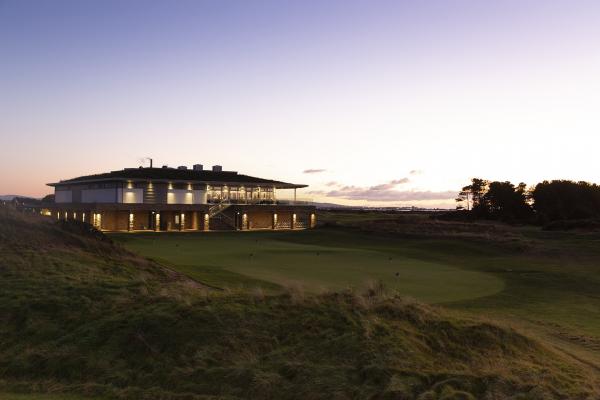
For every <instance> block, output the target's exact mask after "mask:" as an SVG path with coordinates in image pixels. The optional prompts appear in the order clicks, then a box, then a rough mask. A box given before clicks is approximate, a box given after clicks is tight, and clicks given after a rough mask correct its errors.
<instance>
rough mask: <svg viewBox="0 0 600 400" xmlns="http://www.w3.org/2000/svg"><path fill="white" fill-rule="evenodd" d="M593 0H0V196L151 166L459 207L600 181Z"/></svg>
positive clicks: (325, 198) (338, 199) (598, 33)
mask: <svg viewBox="0 0 600 400" xmlns="http://www.w3.org/2000/svg"><path fill="white" fill-rule="evenodd" d="M598 71H600V2H598V1H577V0H571V1H552V0H544V1H533V0H518V1H511V0H503V1H466V0H462V1H461V0H456V1H455V0H440V1H427V0H423V1H402V0H395V1H378V0H369V1H352V0H340V1H333V0H319V1H317V0H302V1H300V0H299V1H260V0H257V1H245V0H244V1H232V0H231V1H230V0H211V1H208V0H207V1H202V0H195V1H185V0H180V1H176V2H167V1H164V2H161V1H133V0H125V1H110V0H102V1H92V0H90V1H61V0H55V1H51V2H49V1H42V0H39V1H29V0H0V194H20V195H29V196H36V197H38V196H43V195H45V194H47V193H50V192H51V188H50V187H47V186H46V185H45V184H46V183H48V182H55V181H58V180H60V179H68V178H72V177H76V176H80V175H83V174H90V173H99V172H106V171H109V170H117V169H121V168H123V167H137V166H139V165H141V161H140V159H141V158H143V157H152V158H153V159H154V163H155V165H164V164H167V165H170V166H178V165H188V166H191V165H192V164H195V163H201V164H204V165H205V166H211V165H213V164H220V165H223V167H224V169H226V170H235V171H239V172H240V173H244V174H248V175H253V176H259V177H264V178H270V179H277V180H282V181H287V182H294V183H304V184H308V185H309V187H308V188H306V189H302V190H301V191H299V193H298V196H299V197H301V198H305V199H312V200H314V201H319V202H330V203H339V204H352V205H372V206H382V205H385V206H409V205H415V206H422V207H453V206H454V198H455V197H456V193H457V191H458V190H459V189H460V188H461V187H462V186H464V185H466V184H467V183H468V181H469V179H470V178H472V177H481V178H486V179H490V180H510V181H513V182H515V183H517V182H525V183H527V184H529V185H532V184H535V183H536V182H539V181H542V180H545V179H574V180H588V181H592V182H599V181H600V178H599V172H600V168H599V166H598V161H597V160H598V148H599V145H600V74H599V73H598Z"/></svg>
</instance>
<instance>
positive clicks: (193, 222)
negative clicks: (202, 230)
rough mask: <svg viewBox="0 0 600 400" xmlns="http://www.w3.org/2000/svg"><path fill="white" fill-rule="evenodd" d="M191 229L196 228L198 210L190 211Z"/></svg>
mask: <svg viewBox="0 0 600 400" xmlns="http://www.w3.org/2000/svg"><path fill="white" fill-rule="evenodd" d="M192 229H193V230H195V231H197V230H198V212H197V211H194V212H192Z"/></svg>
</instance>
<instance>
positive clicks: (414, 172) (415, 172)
mask: <svg viewBox="0 0 600 400" xmlns="http://www.w3.org/2000/svg"><path fill="white" fill-rule="evenodd" d="M422 173H423V171H422V170H420V169H413V170H412V171H410V172H409V174H410V175H421V174H422Z"/></svg>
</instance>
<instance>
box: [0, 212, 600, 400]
mask: <svg viewBox="0 0 600 400" xmlns="http://www.w3.org/2000/svg"><path fill="white" fill-rule="evenodd" d="M0 253H1V254H2V258H1V259H0V393H11V392H12V393H16V392H22V391H24V390H30V391H38V392H43V391H50V392H52V393H53V395H54V396H55V397H58V396H59V395H60V393H72V394H79V395H83V396H87V397H104V398H121V399H209V398H210V399H216V398H223V399H246V398H253V399H331V398H336V399H366V398H372V399H420V400H425V399H446V400H447V399H472V398H493V397H492V396H495V398H515V399H517V398H519V399H559V398H560V399H564V398H569V399H584V398H593V397H594V396H598V394H599V392H598V382H597V379H598V377H597V374H595V373H594V371H590V370H589V369H588V368H586V367H585V366H584V365H580V364H579V363H577V362H576V361H574V360H572V359H571V358H569V357H565V356H562V355H560V354H558V353H555V352H554V351H553V350H552V349H550V348H548V347H546V346H545V345H543V344H541V343H539V342H538V341H536V340H535V339H531V338H528V337H526V336H524V335H522V334H520V333H518V332H516V331H514V330H512V329H509V328H503V327H500V326H497V325H495V324H493V323H490V322H486V321H480V320H477V319H472V318H466V317H462V316H460V315H455V314H454V313H449V312H448V311H444V310H442V309H439V308H432V307H429V306H424V305H421V304H419V303H415V302H414V301H408V300H406V299H403V298H401V297H397V296H395V295H393V294H386V292H385V290H384V289H383V288H381V287H379V286H373V287H371V288H367V289H366V291H362V290H360V291H359V290H356V291H337V292H332V293H325V294H322V295H312V294H306V293H304V292H303V291H302V290H288V291H286V292H284V293H282V294H277V295H265V294H264V293H263V292H261V291H253V292H252V293H248V292H233V293H224V292H220V291H209V290H206V289H205V288H202V287H199V286H198V285H197V284H195V283H194V282H192V281H189V280H186V279H185V278H183V277H181V276H179V275H177V274H175V273H171V272H169V271H165V270H163V269H161V268H160V266H157V265H155V264H153V263H152V262H148V261H145V260H143V259H140V258H137V257H135V256H134V255H132V254H130V253H128V252H126V251H124V250H122V249H120V248H119V247H118V246H114V245H112V244H111V243H109V242H107V241H106V240H104V239H103V236H102V235H98V234H97V233H95V232H93V231H87V228H86V227H85V226H81V225H77V224H62V226H61V225H57V224H55V222H54V221H50V220H43V221H42V220H40V219H38V218H35V217H26V216H21V215H17V214H15V213H13V212H11V211H8V210H6V209H0ZM34 396H35V395H31V397H30V398H35V397H34ZM59 398H60V397H59Z"/></svg>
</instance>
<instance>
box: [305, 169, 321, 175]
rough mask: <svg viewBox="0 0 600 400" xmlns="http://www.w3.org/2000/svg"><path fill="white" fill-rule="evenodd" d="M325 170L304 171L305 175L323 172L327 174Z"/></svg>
mask: <svg viewBox="0 0 600 400" xmlns="http://www.w3.org/2000/svg"><path fill="white" fill-rule="evenodd" d="M325 171H326V170H325V169H318V168H317V169H305V170H304V171H302V173H303V174H319V173H321V172H325Z"/></svg>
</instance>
